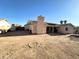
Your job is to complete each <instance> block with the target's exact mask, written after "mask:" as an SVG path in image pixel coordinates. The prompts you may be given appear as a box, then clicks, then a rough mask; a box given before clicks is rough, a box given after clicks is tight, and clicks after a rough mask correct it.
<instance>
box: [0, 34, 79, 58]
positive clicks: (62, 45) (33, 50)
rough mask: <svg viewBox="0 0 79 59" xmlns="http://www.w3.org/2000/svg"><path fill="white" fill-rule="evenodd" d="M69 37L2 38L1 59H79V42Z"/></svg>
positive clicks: (0, 43)
mask: <svg viewBox="0 0 79 59" xmlns="http://www.w3.org/2000/svg"><path fill="white" fill-rule="evenodd" d="M68 36H69V35H59V36H50V35H47V34H44V35H25V36H8V37H0V59H79V41H74V40H75V39H74V40H71V39H70V38H69V37H68Z"/></svg>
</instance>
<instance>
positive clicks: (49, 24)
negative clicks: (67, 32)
mask: <svg viewBox="0 0 79 59" xmlns="http://www.w3.org/2000/svg"><path fill="white" fill-rule="evenodd" d="M47 24H48V25H58V24H55V23H47Z"/></svg>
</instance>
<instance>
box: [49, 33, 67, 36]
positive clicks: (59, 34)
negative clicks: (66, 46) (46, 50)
mask: <svg viewBox="0 0 79 59" xmlns="http://www.w3.org/2000/svg"><path fill="white" fill-rule="evenodd" d="M48 35H50V36H61V35H66V34H61V33H49V34H48Z"/></svg>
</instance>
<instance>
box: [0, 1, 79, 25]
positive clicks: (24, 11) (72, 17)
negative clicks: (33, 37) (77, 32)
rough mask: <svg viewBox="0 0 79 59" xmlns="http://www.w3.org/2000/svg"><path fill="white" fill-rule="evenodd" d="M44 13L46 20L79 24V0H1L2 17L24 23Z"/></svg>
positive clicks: (0, 16) (11, 21)
mask: <svg viewBox="0 0 79 59" xmlns="http://www.w3.org/2000/svg"><path fill="white" fill-rule="evenodd" d="M39 15H42V16H44V17H45V21H46V22H51V23H59V21H60V20H67V21H68V22H71V23H73V24H74V25H76V26H78V25H79V0H0V18H6V19H7V20H8V21H9V22H10V23H17V24H21V25H24V24H25V23H27V21H28V20H29V19H32V20H36V17H37V16H39Z"/></svg>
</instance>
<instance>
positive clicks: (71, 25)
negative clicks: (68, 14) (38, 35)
mask: <svg viewBox="0 0 79 59" xmlns="http://www.w3.org/2000/svg"><path fill="white" fill-rule="evenodd" d="M66 25H70V26H72V27H75V26H74V25H72V24H71V23H67V24H60V25H59V26H66Z"/></svg>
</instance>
